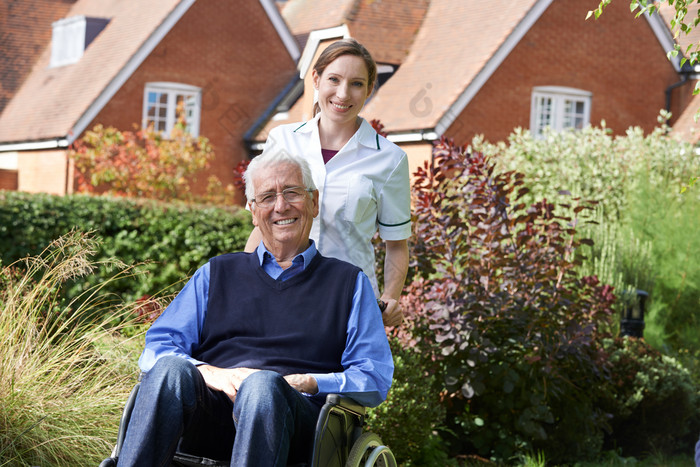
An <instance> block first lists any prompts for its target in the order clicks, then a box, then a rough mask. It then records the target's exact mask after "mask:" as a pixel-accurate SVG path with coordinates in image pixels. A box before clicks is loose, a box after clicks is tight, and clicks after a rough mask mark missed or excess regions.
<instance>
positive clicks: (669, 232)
mask: <svg viewBox="0 0 700 467" xmlns="http://www.w3.org/2000/svg"><path fill="white" fill-rule="evenodd" d="M664 118H665V116H663V115H662V118H661V119H660V122H661V124H660V125H659V127H658V128H656V129H655V130H654V131H652V132H651V133H649V134H646V135H645V134H644V133H643V131H642V130H641V129H639V128H630V129H629V130H628V131H627V132H626V134H625V135H622V136H613V135H612V134H611V133H610V132H609V131H608V130H607V129H606V128H605V125H604V124H602V126H601V127H600V128H596V127H589V128H585V129H584V130H582V131H579V132H561V133H557V132H552V131H547V132H545V135H544V137H543V138H541V139H537V138H535V137H533V136H532V135H531V134H530V133H529V132H528V131H525V130H520V129H517V130H515V131H514V132H513V134H512V135H511V136H510V138H509V139H508V142H507V143H498V144H490V143H488V142H485V141H483V140H482V139H479V138H477V139H475V140H474V141H473V143H472V145H473V147H474V149H475V150H479V151H483V152H484V153H486V154H493V155H495V154H498V157H495V158H494V160H495V162H496V165H497V167H498V169H499V170H503V171H506V170H518V171H519V172H522V173H524V174H525V183H526V184H527V187H528V188H529V190H530V192H529V193H528V194H526V195H525V196H524V197H523V201H524V202H526V203H531V202H534V201H536V200H540V199H543V198H546V199H547V200H550V201H561V200H563V199H566V198H568V197H562V195H561V194H560V192H562V191H567V192H570V193H571V194H572V196H574V197H582V198H585V199H594V200H597V201H598V202H599V207H598V212H597V216H596V220H597V221H598V224H597V225H590V226H582V227H581V228H580V229H579V231H580V233H581V234H582V235H583V236H585V237H588V238H591V239H592V240H593V241H594V245H593V247H592V248H591V249H587V248H584V249H583V251H584V252H585V254H586V255H587V256H588V259H587V260H585V261H584V262H583V267H582V268H581V269H580V271H581V274H592V275H596V276H597V277H598V278H599V279H600V280H601V281H604V282H605V283H607V284H610V285H612V286H614V290H615V293H616V294H617V295H621V294H622V293H624V292H625V290H629V289H642V290H645V291H646V292H649V294H650V299H649V301H648V307H647V317H646V318H647V319H646V321H647V326H646V331H645V337H646V339H647V340H648V341H649V342H650V343H651V344H652V345H653V346H655V347H656V348H658V349H662V350H663V351H664V352H666V353H668V354H672V355H677V356H679V358H681V359H683V362H684V363H685V364H686V365H689V366H693V367H696V364H695V360H694V359H692V358H685V356H686V355H695V354H696V353H697V352H698V351H700V337H699V335H698V333H697V332H695V330H696V329H697V328H698V325H699V324H700V323H698V318H697V313H695V311H696V310H697V309H698V306H700V262H698V261H697V257H698V255H697V252H698V251H700V236H698V235H696V233H697V232H698V231H700V185H698V184H697V183H695V184H693V183H692V180H694V179H696V178H697V176H698V174H700V156H699V155H698V152H697V150H696V149H695V148H694V147H693V146H692V145H690V144H688V143H685V142H680V141H677V140H675V139H674V138H672V137H670V136H669V134H668V127H667V126H666V125H665V124H664V121H665V120H664ZM620 308H621V307H620V306H618V307H617V308H616V311H617V312H618V313H619V312H621V311H622V310H621V309H620ZM694 375H695V378H696V379H697V380H698V381H700V373H699V372H698V371H695V372H694Z"/></svg>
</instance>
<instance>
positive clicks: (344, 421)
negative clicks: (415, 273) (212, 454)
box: [100, 383, 396, 467]
mask: <svg viewBox="0 0 700 467" xmlns="http://www.w3.org/2000/svg"><path fill="white" fill-rule="evenodd" d="M139 386H140V383H137V384H136V386H134V389H132V390H131V394H130V395H129V399H128V400H127V403H126V405H125V407H124V411H123V412H122V416H121V419H120V420H119V432H118V435H117V444H116V445H115V446H114V449H113V450H112V454H111V456H110V457H109V458H107V459H105V460H104V461H102V463H100V467H116V465H117V460H118V459H119V454H120V453H121V448H122V445H123V443H124V438H125V436H126V428H127V425H128V424H129V419H130V418H131V412H132V411H133V409H134V402H135V401H136V395H137V394H138V390H139ZM364 424H365V407H364V406H362V405H360V404H358V403H357V402H355V401H354V400H352V399H350V398H348V397H344V396H341V395H339V394H328V396H327V397H326V403H325V404H324V405H323V407H322V408H321V411H320V413H319V416H318V420H317V422H316V431H315V435H314V449H313V455H312V458H311V464H301V465H295V466H294V467H361V466H363V467H372V466H378V467H396V459H395V458H394V454H393V453H392V452H391V449H389V448H388V447H387V446H384V445H383V444H382V442H381V439H380V438H379V436H377V435H376V434H375V433H371V432H363V427H364ZM229 465H230V461H229V460H227V461H217V460H213V459H207V458H202V457H196V456H191V455H188V454H184V453H176V454H175V457H174V458H173V463H172V466H173V467H197V466H214V467H228V466H229Z"/></svg>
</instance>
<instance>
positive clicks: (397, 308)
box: [382, 297, 403, 326]
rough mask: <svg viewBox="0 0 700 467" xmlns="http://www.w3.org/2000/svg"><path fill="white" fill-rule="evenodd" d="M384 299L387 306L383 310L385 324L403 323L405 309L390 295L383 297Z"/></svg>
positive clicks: (395, 324) (396, 324)
mask: <svg viewBox="0 0 700 467" xmlns="http://www.w3.org/2000/svg"><path fill="white" fill-rule="evenodd" d="M382 301H383V302H384V303H386V308H385V309H384V311H383V312H382V321H383V322H384V326H398V325H399V324H401V323H403V309H402V308H401V305H400V304H399V302H398V301H396V300H394V299H393V298H388V297H382Z"/></svg>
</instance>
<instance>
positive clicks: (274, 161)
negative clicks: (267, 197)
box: [243, 146, 316, 202]
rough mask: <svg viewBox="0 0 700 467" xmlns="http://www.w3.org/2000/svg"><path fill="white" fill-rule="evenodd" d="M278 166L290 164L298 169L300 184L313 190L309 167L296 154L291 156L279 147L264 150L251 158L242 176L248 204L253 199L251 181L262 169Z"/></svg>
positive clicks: (314, 187)
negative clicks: (299, 171) (300, 178)
mask: <svg viewBox="0 0 700 467" xmlns="http://www.w3.org/2000/svg"><path fill="white" fill-rule="evenodd" d="M280 164H292V165H295V166H297V167H299V170H301V177H302V183H303V184H304V187H306V188H307V189H309V190H315V189H316V184H315V183H314V179H313V177H312V176H311V167H309V164H308V163H307V162H306V160H305V159H304V158H302V157H300V156H298V155H296V154H291V153H289V152H287V151H286V150H284V149H283V148H281V147H279V146H272V147H270V148H265V150H264V151H263V153H262V154H260V155H259V156H257V157H255V158H253V160H252V161H250V164H248V168H247V169H246V171H245V173H244V174H243V180H244V181H245V196H246V198H247V199H248V202H252V201H253V199H255V187H254V186H253V180H254V179H256V178H258V173H259V172H260V170H261V169H263V168H270V167H275V166H277V165H280Z"/></svg>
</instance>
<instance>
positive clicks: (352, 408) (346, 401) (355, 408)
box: [326, 394, 366, 417]
mask: <svg viewBox="0 0 700 467" xmlns="http://www.w3.org/2000/svg"><path fill="white" fill-rule="evenodd" d="M326 404H331V405H333V406H336V407H339V408H341V409H343V410H347V411H348V412H352V413H354V414H356V415H358V416H359V417H364V416H365V411H366V409H365V406H363V405H362V404H359V403H357V402H355V400H353V399H351V398H350V397H347V396H342V395H340V394H328V395H327V396H326Z"/></svg>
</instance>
